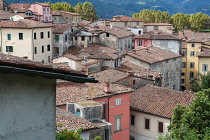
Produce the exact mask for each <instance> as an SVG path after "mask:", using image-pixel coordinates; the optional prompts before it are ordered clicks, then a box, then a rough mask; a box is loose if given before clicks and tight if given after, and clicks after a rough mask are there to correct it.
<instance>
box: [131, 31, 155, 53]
mask: <svg viewBox="0 0 210 140" xmlns="http://www.w3.org/2000/svg"><path fill="white" fill-rule="evenodd" d="M151 45H152V39H151V36H150V35H149V34H142V35H139V36H135V37H134V49H140V48H141V47H148V46H151Z"/></svg>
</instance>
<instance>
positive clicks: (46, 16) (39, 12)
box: [29, 2, 52, 22]
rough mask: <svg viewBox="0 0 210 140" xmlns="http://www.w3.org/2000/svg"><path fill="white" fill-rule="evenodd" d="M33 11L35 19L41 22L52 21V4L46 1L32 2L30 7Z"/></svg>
mask: <svg viewBox="0 0 210 140" xmlns="http://www.w3.org/2000/svg"><path fill="white" fill-rule="evenodd" d="M29 10H31V11H32V12H33V13H35V14H34V15H33V19H36V20H38V21H41V22H52V14H51V13H50V5H48V4H44V3H38V2H36V3H34V4H31V7H30V8H29Z"/></svg>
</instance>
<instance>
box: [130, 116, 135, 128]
mask: <svg viewBox="0 0 210 140" xmlns="http://www.w3.org/2000/svg"><path fill="white" fill-rule="evenodd" d="M130 117H131V121H130V125H131V126H135V115H133V114H131V116H130Z"/></svg>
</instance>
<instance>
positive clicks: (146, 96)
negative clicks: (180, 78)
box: [130, 85, 195, 118]
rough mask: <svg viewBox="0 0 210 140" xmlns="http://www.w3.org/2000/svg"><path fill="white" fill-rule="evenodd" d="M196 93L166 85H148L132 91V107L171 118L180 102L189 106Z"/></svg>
mask: <svg viewBox="0 0 210 140" xmlns="http://www.w3.org/2000/svg"><path fill="white" fill-rule="evenodd" d="M194 98H195V95H194V94H193V93H190V92H187V91H185V92H181V91H175V90H171V89H168V88H164V87H157V86H153V85H146V86H144V87H142V88H140V89H138V90H137V91H134V92H133V93H131V96H130V103H131V109H134V110H138V111H141V112H146V113H151V114H154V115H158V116H162V117H166V118H171V117H172V115H173V110H174V108H175V107H176V106H177V105H178V104H182V105H185V106H189V105H190V103H191V102H192V100H193V99H194Z"/></svg>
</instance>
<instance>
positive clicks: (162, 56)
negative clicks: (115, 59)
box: [127, 46, 181, 64]
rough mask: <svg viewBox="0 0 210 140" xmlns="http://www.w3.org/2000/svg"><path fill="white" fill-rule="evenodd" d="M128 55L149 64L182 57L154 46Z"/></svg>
mask: <svg viewBox="0 0 210 140" xmlns="http://www.w3.org/2000/svg"><path fill="white" fill-rule="evenodd" d="M127 55H129V56H132V57H134V58H136V59H139V60H141V61H144V62H146V63H149V64H153V63H156V62H160V61H164V60H168V59H172V58H177V57H181V55H177V54H175V53H173V52H170V51H166V50H163V49H160V48H158V47H154V46H150V47H146V48H142V49H140V50H134V52H132V51H130V52H128V53H127Z"/></svg>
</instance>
